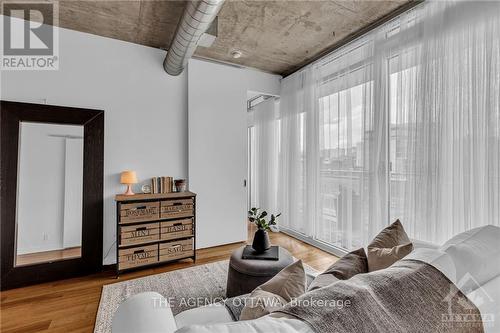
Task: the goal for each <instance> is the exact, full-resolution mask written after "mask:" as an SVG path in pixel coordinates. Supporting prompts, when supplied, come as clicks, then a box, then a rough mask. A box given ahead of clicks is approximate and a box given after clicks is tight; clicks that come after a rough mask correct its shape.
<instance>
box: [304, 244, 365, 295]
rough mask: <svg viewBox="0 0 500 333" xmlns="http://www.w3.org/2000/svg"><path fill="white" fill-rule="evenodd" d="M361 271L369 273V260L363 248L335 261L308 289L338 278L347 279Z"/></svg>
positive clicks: (325, 284) (326, 284) (320, 286)
mask: <svg viewBox="0 0 500 333" xmlns="http://www.w3.org/2000/svg"><path fill="white" fill-rule="evenodd" d="M361 273H368V260H367V258H366V253H365V249H363V248H360V249H357V250H355V251H352V252H349V253H348V254H346V255H345V256H343V257H342V258H340V259H339V260H337V261H336V262H334V263H333V265H331V266H330V267H329V268H328V269H327V270H326V271H324V272H323V273H321V274H320V275H318V276H317V277H316V278H315V279H314V280H313V282H312V283H311V285H310V286H309V288H308V289H307V290H308V291H310V290H314V289H319V288H323V287H326V286H329V285H331V284H332V283H334V282H336V281H338V280H347V279H350V278H351V277H353V276H354V275H356V274H361Z"/></svg>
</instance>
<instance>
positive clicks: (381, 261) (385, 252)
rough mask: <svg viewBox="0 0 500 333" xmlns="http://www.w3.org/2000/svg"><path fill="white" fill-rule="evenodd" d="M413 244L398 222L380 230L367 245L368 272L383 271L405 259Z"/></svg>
mask: <svg viewBox="0 0 500 333" xmlns="http://www.w3.org/2000/svg"><path fill="white" fill-rule="evenodd" d="M412 250H413V244H412V243H411V241H410V238H408V235H407V234H406V232H405V229H404V228H403V225H402V224H401V222H400V221H399V220H396V222H394V223H393V224H391V225H390V226H388V227H387V228H385V229H384V230H382V231H381V232H380V233H379V234H378V235H377V236H375V238H374V239H373V240H372V242H371V243H370V244H369V245H368V270H369V271H370V272H373V271H376V270H379V269H384V268H387V267H389V266H391V265H392V264H394V263H395V262H396V261H398V260H400V259H402V258H404V257H406V256H407V255H408V254H409V253H410V252H411V251H412Z"/></svg>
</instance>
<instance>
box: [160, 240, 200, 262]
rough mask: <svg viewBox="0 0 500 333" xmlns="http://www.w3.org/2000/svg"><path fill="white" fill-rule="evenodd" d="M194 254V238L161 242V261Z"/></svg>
mask: <svg viewBox="0 0 500 333" xmlns="http://www.w3.org/2000/svg"><path fill="white" fill-rule="evenodd" d="M193 255H194V249H193V239H192V238H190V239H184V240H179V241H173V242H168V243H160V261H168V260H174V259H180V258H187V257H192V256H193Z"/></svg>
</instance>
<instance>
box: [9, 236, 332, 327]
mask: <svg viewBox="0 0 500 333" xmlns="http://www.w3.org/2000/svg"><path fill="white" fill-rule="evenodd" d="M253 230H254V229H253V228H252V227H249V241H250V242H251V239H252V237H253ZM271 242H272V243H273V245H280V246H283V247H284V248H286V249H288V250H289V251H290V252H291V253H292V254H293V255H294V256H295V257H297V258H300V259H302V260H303V261H304V262H305V263H306V264H308V265H310V266H312V267H314V268H315V269H317V270H324V269H326V268H327V267H328V266H330V265H331V264H332V263H333V262H334V261H336V260H337V258H336V257H335V256H333V255H331V254H329V253H326V252H324V251H322V250H320V249H317V248H315V247H312V246H311V245H308V244H306V243H304V242H301V241H299V240H297V239H295V238H292V237H290V236H287V235H285V234H282V233H271ZM241 245H242V243H236V244H229V245H223V246H218V247H213V248H208V249H202V250H199V251H197V260H196V263H195V264H193V262H192V261H191V260H186V261H185V262H178V263H174V264H170V265H165V266H160V267H155V268H151V269H145V270H141V271H137V272H131V273H126V274H123V275H121V276H120V278H119V279H118V280H116V279H115V278H114V275H113V274H112V273H109V272H108V273H101V274H95V275H91V276H86V277H81V278H75V279H69V280H63V281H57V282H52V283H44V284H40V285H36V286H30V287H25V288H19V289H12V290H8V291H4V292H2V293H1V294H0V295H1V308H0V321H1V326H0V331H1V332H2V333H11V332H17V333H28V332H61V333H67V332H72V333H74V332H92V331H93V329H94V321H95V316H96V313H97V307H98V305H99V299H100V296H101V288H102V286H103V285H106V284H110V283H116V282H120V281H124V280H128V279H134V278H138V277H141V276H146V275H151V274H158V273H162V272H168V271H172V270H176V269H181V268H186V267H190V266H193V265H202V264H206V263H209V262H215V261H219V260H225V259H228V258H229V256H230V255H231V252H232V251H233V250H234V249H236V248H237V247H239V246H241Z"/></svg>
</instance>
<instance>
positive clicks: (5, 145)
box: [0, 101, 104, 290]
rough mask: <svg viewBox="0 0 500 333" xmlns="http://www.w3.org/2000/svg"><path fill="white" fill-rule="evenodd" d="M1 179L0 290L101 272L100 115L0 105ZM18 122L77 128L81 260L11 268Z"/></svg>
mask: <svg viewBox="0 0 500 333" xmlns="http://www.w3.org/2000/svg"><path fill="white" fill-rule="evenodd" d="M0 111H1V115H0V121H1V122H0V131H1V132H0V136H1V140H2V141H1V162H0V165H1V179H0V187H1V190H0V192H1V193H0V198H1V204H0V209H1V212H0V218H1V221H0V234H1V242H2V243H1V245H0V250H1V260H2V262H1V276H2V278H1V284H0V289H1V290H6V289H12V288H17V287H22V286H26V285H31V284H36V283H42V282H48V281H54V280H60V279H65V278H70V277H75V276H81V275H86V274H91V273H95V272H98V271H101V270H102V238H103V234H102V231H103V223H102V220H103V178H104V111H102V110H90V109H80V108H72V107H64V106H53V105H41V104H30V103H18V102H8V101H0ZM21 121H29V122H40V123H53V124H66V125H82V126H83V132H84V138H83V148H84V153H83V154H84V156H83V203H82V206H83V214H82V215H83V216H82V256H81V257H79V258H74V259H67V260H60V261H53V262H46V263H38V264H33V265H29V266H18V267H16V266H15V262H14V256H15V251H16V249H15V244H16V193H17V171H18V145H19V123H20V122H21Z"/></svg>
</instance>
